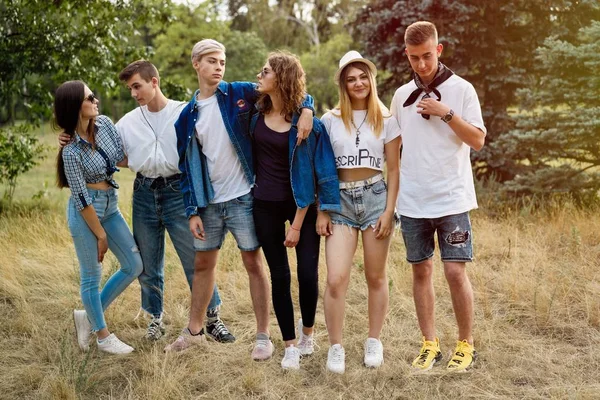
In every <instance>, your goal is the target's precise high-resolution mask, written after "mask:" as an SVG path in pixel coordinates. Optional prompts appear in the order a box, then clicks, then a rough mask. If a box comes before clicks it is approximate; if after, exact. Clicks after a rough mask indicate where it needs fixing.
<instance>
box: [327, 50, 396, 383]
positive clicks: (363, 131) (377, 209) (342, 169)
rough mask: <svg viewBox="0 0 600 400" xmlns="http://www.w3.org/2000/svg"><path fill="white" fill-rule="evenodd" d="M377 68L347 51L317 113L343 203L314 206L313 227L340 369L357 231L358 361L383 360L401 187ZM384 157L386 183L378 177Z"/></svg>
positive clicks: (373, 363)
mask: <svg viewBox="0 0 600 400" xmlns="http://www.w3.org/2000/svg"><path fill="white" fill-rule="evenodd" d="M376 75H377V69H376V68H375V65H374V64H373V63H372V62H371V61H369V60H367V59H365V58H362V56H361V55H360V54H359V53H358V52H357V51H350V52H348V53H346V54H345V55H344V57H342V59H341V60H340V64H339V69H338V70H337V72H336V74H335V82H336V83H337V85H338V88H339V103H338V106H337V107H336V108H335V109H333V110H331V111H329V112H327V113H326V114H325V115H323V117H322V119H321V121H322V122H323V124H324V125H325V127H326V128H327V131H328V132H329V136H330V139H331V144H332V147H333V151H334V153H335V160H336V166H337V172H338V177H339V180H340V184H339V190H340V198H341V205H342V211H341V212H335V211H331V212H329V213H321V212H320V213H319V216H318V221H317V231H318V233H319V234H321V235H324V236H327V239H326V241H325V254H326V260H327V287H326V289H325V298H324V306H325V321H326V323H327V331H328V333H329V342H330V344H331V347H330V349H329V353H328V357H327V369H328V370H329V371H332V372H335V373H340V374H341V373H344V371H345V351H344V348H343V347H342V327H343V324H344V313H345V303H346V292H347V290H348V283H349V280H350V270H351V267H352V259H353V257H354V253H355V252H356V247H357V243H358V236H359V232H360V233H362V243H363V255H364V271H365V277H366V280H367V287H368V293H369V299H368V314H369V334H368V338H367V340H366V341H365V349H364V364H365V366H367V367H372V368H377V367H379V366H380V365H381V364H382V363H383V345H382V344H381V341H380V340H379V336H380V334H381V329H382V327H383V322H384V320H385V315H386V313H387V307H388V297H389V292H388V280H387V275H386V263H387V255H388V251H389V246H390V240H391V233H392V232H393V229H394V225H395V223H394V214H395V204H396V197H397V195H398V187H399V183H398V182H399V180H398V179H399V178H398V177H399V167H398V164H399V157H400V155H399V152H400V127H399V126H398V122H397V121H396V119H395V118H393V117H392V116H391V114H390V112H389V111H388V109H387V108H386V107H385V106H384V105H383V104H382V103H381V101H380V100H379V97H378V96H377V86H376V82H375V76H376ZM385 161H387V183H388V185H389V188H387V186H386V183H385V181H384V180H383V173H382V172H383V167H384V162H385Z"/></svg>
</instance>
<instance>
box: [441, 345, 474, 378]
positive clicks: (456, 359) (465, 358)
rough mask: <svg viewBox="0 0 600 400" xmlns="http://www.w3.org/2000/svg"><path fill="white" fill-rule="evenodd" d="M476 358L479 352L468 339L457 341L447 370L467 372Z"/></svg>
mask: <svg viewBox="0 0 600 400" xmlns="http://www.w3.org/2000/svg"><path fill="white" fill-rule="evenodd" d="M476 359H477V352H476V351H475V348H474V347H473V346H471V345H470V344H469V342H467V341H466V340H463V341H462V342H457V343H456V349H455V350H454V354H453V355H452V359H451V360H450V361H449V362H448V367H447V370H448V371H449V372H466V371H467V370H469V369H471V367H472V366H473V364H474V363H475V360H476Z"/></svg>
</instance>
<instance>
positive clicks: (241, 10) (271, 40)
mask: <svg viewBox="0 0 600 400" xmlns="http://www.w3.org/2000/svg"><path fill="white" fill-rule="evenodd" d="M219 3H221V4H224V5H225V6H226V7H227V9H228V11H229V17H230V18H231V22H232V23H231V28H232V29H235V30H240V31H254V32H256V34H257V35H258V36H259V37H260V38H261V39H262V40H263V41H264V42H265V44H266V45H267V47H268V48H270V49H277V48H286V49H289V50H291V51H293V52H296V53H298V54H300V53H304V52H307V51H309V50H310V51H315V52H317V53H318V52H319V48H320V45H321V44H323V43H325V42H327V41H328V40H329V39H330V38H331V37H333V36H335V35H336V34H338V33H342V32H344V31H345V30H346V27H345V25H346V24H347V23H349V22H350V21H353V20H354V18H355V17H356V14H357V11H358V10H359V9H360V8H361V7H362V6H363V5H364V4H366V0H334V1H326V0H302V1H291V0H277V1H268V0H220V1H219Z"/></svg>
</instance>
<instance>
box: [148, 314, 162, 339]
mask: <svg viewBox="0 0 600 400" xmlns="http://www.w3.org/2000/svg"><path fill="white" fill-rule="evenodd" d="M164 334H165V326H164V325H163V322H162V317H152V321H150V323H149V324H148V329H147V330H146V335H145V336H144V337H145V338H146V339H148V340H158V339H160V338H161V337H162V336H163V335H164Z"/></svg>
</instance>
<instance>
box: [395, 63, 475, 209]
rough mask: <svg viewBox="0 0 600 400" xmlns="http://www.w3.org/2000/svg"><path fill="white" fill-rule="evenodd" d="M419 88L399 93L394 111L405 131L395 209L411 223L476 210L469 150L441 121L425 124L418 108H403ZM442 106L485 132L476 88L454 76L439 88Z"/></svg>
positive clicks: (412, 85) (402, 89) (409, 85)
mask: <svg viewBox="0 0 600 400" xmlns="http://www.w3.org/2000/svg"><path fill="white" fill-rule="evenodd" d="M416 88H417V86H416V85H415V83H414V81H411V82H409V83H407V84H406V85H404V86H402V87H400V88H399V89H398V90H396V93H395V94H394V98H393V100H392V106H391V111H392V114H393V115H395V116H396V118H397V119H398V123H399V124H400V130H401V132H402V145H403V150H402V157H401V164H400V193H399V195H398V201H397V203H396V209H397V210H398V212H399V213H400V214H401V215H404V216H407V217H411V218H439V217H443V216H447V215H454V214H460V213H463V212H466V211H469V210H472V209H475V208H477V199H476V197H475V187H474V185H473V171H472V170H471V159H470V154H471V148H470V147H469V146H468V145H467V144H465V143H464V142H463V141H462V140H461V139H460V138H459V137H458V136H456V134H455V133H454V131H453V130H452V129H451V128H450V126H448V124H446V123H444V122H443V121H442V120H441V119H440V118H439V117H436V116H431V118H430V119H428V120H427V119H425V118H423V117H422V116H421V114H419V113H417V103H418V102H419V100H420V99H421V98H422V97H423V95H424V93H423V94H421V95H420V96H419V98H418V100H417V101H415V102H414V103H413V104H412V105H410V106H408V107H403V106H402V104H403V103H404V102H405V101H406V99H407V98H408V96H409V95H410V94H411V93H412V91H413V90H415V89H416ZM437 89H438V90H439V92H440V94H441V95H442V99H441V102H442V103H444V104H445V105H447V106H448V107H450V108H451V109H452V110H454V113H455V115H460V117H461V118H462V119H463V120H465V121H466V122H468V123H470V124H472V125H473V126H475V127H477V128H479V129H481V130H482V131H483V132H484V133H486V129H485V126H484V125H483V118H482V116H481V106H480V105H479V99H478V98H477V93H476V92H475V88H474V87H473V85H471V84H470V83H469V82H467V81H465V80H464V79H462V78H460V77H459V76H456V75H453V76H451V77H450V78H448V80H447V81H445V82H443V83H442V84H441V85H440V86H438V87H437Z"/></svg>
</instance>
